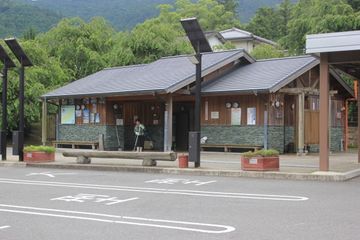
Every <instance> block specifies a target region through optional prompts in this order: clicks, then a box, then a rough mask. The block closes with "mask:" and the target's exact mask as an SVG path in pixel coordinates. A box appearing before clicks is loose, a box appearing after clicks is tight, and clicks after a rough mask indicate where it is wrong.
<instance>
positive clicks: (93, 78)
mask: <svg viewBox="0 0 360 240" xmlns="http://www.w3.org/2000/svg"><path fill="white" fill-rule="evenodd" d="M240 58H245V59H246V60H247V61H249V62H254V61H255V60H254V59H253V58H252V57H250V56H249V55H248V54H247V53H246V52H245V51H244V50H243V49H237V50H231V51H223V52H214V53H204V54H203V61H202V63H203V64H202V75H203V76H206V75H207V74H209V73H211V72H214V71H216V70H218V69H219V68H221V67H223V66H225V65H227V64H229V63H231V62H234V61H236V60H237V59H240ZM194 81H195V65H194V64H193V63H191V61H190V59H189V56H188V55H186V56H185V55H183V56H175V57H166V58H161V59H159V60H157V61H155V62H153V63H150V64H147V65H135V66H128V67H118V68H108V69H104V70H102V71H99V72H97V73H94V74H92V75H90V76H87V77H85V78H82V79H80V80H77V81H75V82H72V83H70V84H68V85H66V86H64V87H61V88H58V89H56V90H54V91H52V92H50V93H47V94H45V95H43V96H42V97H43V98H48V99H49V98H65V97H79V96H110V95H112V96H114V95H129V94H132V95H136V94H155V93H172V92H175V91H177V90H179V89H181V88H182V87H184V86H187V85H188V84H190V83H192V82H194Z"/></svg>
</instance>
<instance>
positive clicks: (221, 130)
mask: <svg viewBox="0 0 360 240" xmlns="http://www.w3.org/2000/svg"><path fill="white" fill-rule="evenodd" d="M204 136H206V137H208V143H210V144H211V143H213V144H245V145H261V146H263V145H264V127H259V126H210V125H208V126H202V128H201V137H204ZM268 147H269V148H274V149H276V150H278V151H280V152H281V153H282V152H284V127H282V126H269V127H268Z"/></svg>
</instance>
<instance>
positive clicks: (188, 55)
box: [155, 48, 245, 62]
mask: <svg viewBox="0 0 360 240" xmlns="http://www.w3.org/2000/svg"><path fill="white" fill-rule="evenodd" d="M240 51H245V49H243V48H237V49H229V50H223V51H218V52H204V53H202V55H208V54H217V53H224V52H240ZM193 55H194V54H182V55H175V56H166V57H161V58H159V59H158V60H160V59H169V58H180V57H190V56H193ZM155 62H156V61H155Z"/></svg>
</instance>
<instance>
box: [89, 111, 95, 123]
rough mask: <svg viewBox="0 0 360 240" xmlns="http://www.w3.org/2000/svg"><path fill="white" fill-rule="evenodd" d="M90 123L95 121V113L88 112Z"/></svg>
mask: <svg viewBox="0 0 360 240" xmlns="http://www.w3.org/2000/svg"><path fill="white" fill-rule="evenodd" d="M90 123H95V113H90Z"/></svg>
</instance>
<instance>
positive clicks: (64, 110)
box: [61, 105, 75, 124]
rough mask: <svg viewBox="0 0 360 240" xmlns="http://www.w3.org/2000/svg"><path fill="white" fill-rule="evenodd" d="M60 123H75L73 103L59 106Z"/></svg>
mask: <svg viewBox="0 0 360 240" xmlns="http://www.w3.org/2000/svg"><path fill="white" fill-rule="evenodd" d="M61 124H75V105H63V106H61Z"/></svg>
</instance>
